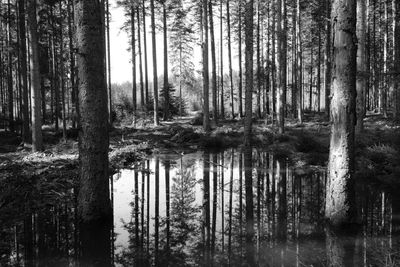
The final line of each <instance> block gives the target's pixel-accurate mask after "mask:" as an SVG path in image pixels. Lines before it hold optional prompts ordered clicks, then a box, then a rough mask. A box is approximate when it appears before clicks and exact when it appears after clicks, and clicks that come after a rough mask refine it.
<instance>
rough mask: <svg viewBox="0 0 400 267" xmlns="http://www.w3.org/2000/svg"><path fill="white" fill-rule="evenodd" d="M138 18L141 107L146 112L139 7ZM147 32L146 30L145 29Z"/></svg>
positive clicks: (137, 10)
mask: <svg viewBox="0 0 400 267" xmlns="http://www.w3.org/2000/svg"><path fill="white" fill-rule="evenodd" d="M136 16H137V21H138V33H137V39H138V48H139V78H140V107H141V109H142V110H144V85H143V66H142V42H141V38H140V37H141V36H140V12H139V5H137V7H136ZM143 30H144V31H146V29H143Z"/></svg>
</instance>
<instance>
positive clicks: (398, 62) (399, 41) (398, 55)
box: [394, 0, 400, 121]
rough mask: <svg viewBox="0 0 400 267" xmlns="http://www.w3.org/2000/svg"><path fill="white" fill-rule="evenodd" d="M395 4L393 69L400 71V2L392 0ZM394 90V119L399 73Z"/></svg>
mask: <svg viewBox="0 0 400 267" xmlns="http://www.w3.org/2000/svg"><path fill="white" fill-rule="evenodd" d="M394 1H395V4H394V7H395V12H394V13H395V16H396V19H395V21H396V23H395V26H394V27H395V31H394V35H395V36H394V50H395V52H394V54H395V56H394V71H395V72H396V73H400V2H399V1H397V0H394ZM394 92H395V116H394V117H395V119H396V121H399V120H400V75H396V76H395V79H394Z"/></svg>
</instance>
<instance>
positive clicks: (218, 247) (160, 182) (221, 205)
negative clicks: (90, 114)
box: [0, 149, 400, 266]
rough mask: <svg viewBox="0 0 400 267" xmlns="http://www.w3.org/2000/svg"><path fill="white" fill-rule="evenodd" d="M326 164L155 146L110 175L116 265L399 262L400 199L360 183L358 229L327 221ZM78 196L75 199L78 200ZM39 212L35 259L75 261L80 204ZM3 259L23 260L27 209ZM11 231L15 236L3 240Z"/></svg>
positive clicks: (41, 261)
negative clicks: (164, 150) (160, 150)
mask: <svg viewBox="0 0 400 267" xmlns="http://www.w3.org/2000/svg"><path fill="white" fill-rule="evenodd" d="M325 184H326V171H325V170H323V169H321V168H312V167H311V166H308V167H307V168H296V167H294V164H292V163H289V162H288V161H287V160H286V159H285V158H284V157H280V156H278V155H274V154H271V153H268V152H264V151H259V150H253V151H244V152H241V151H239V150H236V149H228V150H225V151H223V152H218V153H211V152H197V153H191V154H179V153H168V154H159V155H153V156H150V157H149V158H148V159H146V160H144V161H142V162H140V163H137V164H135V165H133V166H132V168H131V169H124V170H120V172H119V173H117V174H116V175H114V176H113V179H112V182H111V183H110V188H111V192H112V194H111V198H112V203H113V210H114V213H113V214H114V218H113V220H114V229H113V230H112V233H113V235H114V242H112V246H113V251H114V252H113V253H111V254H112V255H111V258H112V261H113V262H114V264H115V265H116V266H151V265H152V266H168V265H169V266H198V265H203V266H204V265H206V266H211V265H213V266H328V265H329V264H332V263H333V262H336V263H339V265H337V266H341V265H348V266H395V262H396V261H398V260H399V256H400V255H399V252H400V232H399V230H400V209H399V208H400V202H399V199H398V196H397V195H396V194H392V193H391V192H390V190H389V189H385V188H384V187H381V186H380V185H378V184H368V183H365V184H361V185H357V198H358V207H357V209H358V212H359V213H360V216H361V217H362V219H363V222H362V224H361V225H360V227H359V229H358V233H356V234H354V233H353V232H352V233H351V234H349V233H343V232H342V233H337V232H335V231H331V230H328V229H326V227H325V222H324V216H323V215H324V198H325V192H324V188H325ZM71 203H73V200H71ZM47 209H48V211H49V212H48V213H40V214H32V228H31V229H32V231H33V233H29V234H32V235H33V236H34V238H33V246H34V249H33V254H34V255H33V256H32V257H33V261H35V262H36V263H39V266H74V264H73V263H74V258H75V257H74V255H75V252H74V251H75V250H76V249H77V247H78V246H79V245H78V244H77V242H74V240H75V237H76V234H77V233H76V231H74V229H75V226H74V218H75V216H74V210H75V208H74V205H73V204H70V203H67V202H65V203H60V205H59V206H57V207H47ZM0 227H1V228H2V229H1V233H2V235H3V242H1V245H2V247H1V248H0V252H1V256H2V257H1V262H0V263H4V264H6V263H7V264H9V265H12V266H20V265H22V266H23V265H24V264H23V263H24V261H25V259H26V250H25V247H24V237H25V236H26V235H27V232H26V231H27V226H26V219H25V220H23V221H21V222H19V223H17V224H16V225H15V227H9V226H7V228H5V227H4V226H0ZM4 238H8V239H7V240H9V242H4V240H5V239H4ZM391 264H392V265H391Z"/></svg>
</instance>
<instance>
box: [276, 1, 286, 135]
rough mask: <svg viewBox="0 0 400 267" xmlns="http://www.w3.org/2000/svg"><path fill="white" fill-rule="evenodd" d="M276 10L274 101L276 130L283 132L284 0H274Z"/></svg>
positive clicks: (284, 78)
mask: <svg viewBox="0 0 400 267" xmlns="http://www.w3.org/2000/svg"><path fill="white" fill-rule="evenodd" d="M275 7H276V10H277V23H276V35H277V38H276V39H277V40H276V41H277V42H276V48H277V51H276V53H277V56H276V71H277V82H278V83H277V99H276V100H277V102H276V111H277V123H278V131H279V133H283V132H284V131H285V129H284V124H285V107H284V106H285V103H284V102H285V96H284V93H285V92H284V91H285V86H286V53H285V51H284V50H285V48H286V46H285V44H284V42H285V39H286V38H285V35H286V33H284V32H283V31H284V21H285V16H284V9H285V2H284V0H276V6H275Z"/></svg>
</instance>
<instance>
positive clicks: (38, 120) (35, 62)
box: [27, 0, 43, 152]
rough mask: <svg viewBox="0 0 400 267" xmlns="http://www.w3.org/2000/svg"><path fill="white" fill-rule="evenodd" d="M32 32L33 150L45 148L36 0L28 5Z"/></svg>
mask: <svg viewBox="0 0 400 267" xmlns="http://www.w3.org/2000/svg"><path fill="white" fill-rule="evenodd" d="M27 10H28V25H29V34H30V45H29V48H30V54H31V57H30V75H31V109H32V151H34V152H35V151H40V150H42V149H43V137H42V114H41V108H42V107H41V104H42V99H41V90H40V85H41V83H40V72H39V43H38V36H37V35H38V33H37V18H36V0H29V1H28V5H27Z"/></svg>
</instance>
